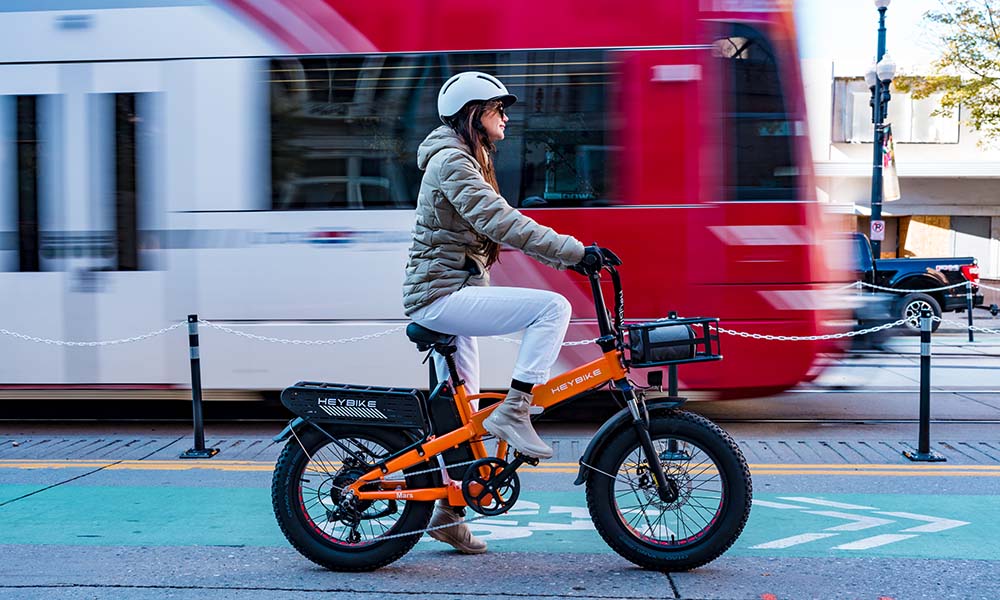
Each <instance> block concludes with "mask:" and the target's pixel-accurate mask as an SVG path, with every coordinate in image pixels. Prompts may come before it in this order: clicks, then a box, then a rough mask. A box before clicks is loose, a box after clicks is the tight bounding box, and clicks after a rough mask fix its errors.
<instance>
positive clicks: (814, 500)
mask: <svg viewBox="0 0 1000 600" xmlns="http://www.w3.org/2000/svg"><path fill="white" fill-rule="evenodd" d="M781 499H782V500H791V501H793V502H805V503H806V504H818V505H819V506H829V507H831V508H845V509H848V510H878V508H876V507H874V506H860V505H858V504H844V503H843V502H833V501H831V500H820V499H819V498H803V497H801V496H781Z"/></svg>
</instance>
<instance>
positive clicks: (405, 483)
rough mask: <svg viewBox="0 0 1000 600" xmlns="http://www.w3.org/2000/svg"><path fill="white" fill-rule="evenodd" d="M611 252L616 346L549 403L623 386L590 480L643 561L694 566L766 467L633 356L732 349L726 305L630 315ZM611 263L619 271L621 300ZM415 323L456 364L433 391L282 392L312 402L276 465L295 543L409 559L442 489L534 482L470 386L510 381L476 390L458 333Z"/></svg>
mask: <svg viewBox="0 0 1000 600" xmlns="http://www.w3.org/2000/svg"><path fill="white" fill-rule="evenodd" d="M602 252H603V255H596V259H595V262H594V264H592V265H591V266H590V267H589V268H588V269H587V276H588V277H589V280H590V287H591V290H592V292H593V296H594V304H595V306H596V309H597V322H598V325H599V328H600V334H601V337H600V338H598V339H597V340H596V344H597V345H598V346H599V347H600V349H601V351H602V356H601V357H600V358H598V359H597V360H594V361H592V362H590V363H587V364H585V365H583V366H580V367H578V368H576V369H573V370H571V371H569V372H567V373H563V374H561V375H558V376H556V377H554V378H553V379H551V380H550V381H548V382H547V383H543V384H539V385H536V386H535V388H534V404H535V405H536V406H538V407H541V408H542V409H543V410H545V409H549V408H551V407H553V406H556V405H559V404H561V403H563V402H566V401H568V400H570V399H572V398H574V397H576V396H579V395H581V394H583V393H584V392H588V391H591V390H595V389H596V388H599V387H601V386H605V385H608V386H609V387H610V391H611V395H612V397H614V398H615V399H616V400H617V401H618V402H619V404H620V405H622V408H621V410H620V411H618V412H617V413H616V414H615V415H614V416H612V417H611V418H610V419H609V420H608V421H607V422H605V423H604V425H603V426H602V427H601V428H600V429H599V430H598V431H597V433H596V434H595V435H594V438H593V439H592V440H591V442H590V444H589V446H588V447H587V449H586V451H585V452H584V453H583V456H582V457H581V458H580V471H579V475H578V476H577V478H576V484H577V485H580V484H584V483H585V484H586V496H587V506H588V508H589V510H590V515H591V518H592V519H593V522H594V525H595V527H596V529H597V531H598V532H599V533H600V535H601V537H603V538H604V540H605V541H606V542H607V543H608V545H610V546H611V547H612V548H613V549H614V550H615V551H616V552H618V553H619V554H620V555H622V556H623V557H625V558H626V559H628V560H630V561H632V562H633V563H635V564H637V565H639V566H642V567H645V568H649V569H656V570H661V571H679V570H687V569H692V568H695V567H698V566H701V565H704V564H706V563H708V562H710V561H712V560H714V559H716V558H717V557H719V556H720V555H721V554H722V553H723V552H725V551H726V550H727V549H728V548H729V547H730V546H731V545H732V544H733V543H734V542H735V541H736V539H737V538H738V537H739V535H740V533H741V532H742V531H743V527H744V525H745V524H746V521H747V518H748V517H749V514H750V503H751V491H752V490H751V487H752V486H751V481H750V471H749V469H748V467H747V464H746V460H745V459H744V458H743V454H742V453H741V452H740V449H739V447H738V446H737V445H736V443H735V442H734V441H733V440H732V438H731V437H729V435H728V434H727V433H726V432H724V431H723V430H722V429H721V428H719V427H718V426H717V425H715V424H714V423H712V422H711V421H709V420H707V419H705V418H703V417H701V416H698V415H695V414H693V413H690V412H687V411H683V410H681V409H680V406H681V405H682V404H683V402H684V399H683V398H679V397H676V396H664V395H662V394H661V397H660V398H653V395H654V394H653V393H651V392H653V391H658V390H656V389H655V387H639V386H637V385H635V384H633V382H631V381H630V380H629V370H630V368H634V367H635V368H638V367H642V368H645V367H654V366H662V365H677V364H683V363H691V362H699V361H710V360H719V359H721V358H722V355H721V353H720V351H719V338H718V331H717V327H716V326H717V320H716V319H711V318H687V319H683V318H676V317H674V318H667V319H663V320H660V321H653V322H647V323H638V324H626V323H624V312H623V293H622V285H621V279H620V277H619V274H618V271H617V268H616V267H618V266H619V265H620V264H621V261H620V260H619V259H618V258H617V257H616V256H615V255H614V254H613V253H611V252H610V251H608V250H606V249H602ZM588 256H591V257H595V255H593V254H592V255H588ZM602 271H607V272H608V273H609V274H610V276H611V280H612V283H613V285H614V292H615V309H614V313H613V315H609V314H608V310H607V308H606V305H605V302H604V295H603V292H602V290H601V273H602ZM406 333H407V336H408V337H409V338H410V340H412V341H413V342H415V343H416V345H417V348H418V349H419V350H421V351H433V352H439V353H441V354H442V355H444V357H445V358H446V361H447V364H448V369H449V373H450V380H449V381H443V382H441V383H439V384H437V385H436V387H434V389H433V390H432V391H431V392H430V394H429V396H427V397H426V398H425V396H424V393H423V392H422V391H419V390H414V389H401V388H385V387H370V386H358V385H345V384H335V383H319V382H300V383H297V384H296V385H294V386H292V387H289V388H287V389H285V390H284V391H283V392H282V395H281V400H282V403H283V404H284V405H285V406H286V407H288V408H289V409H290V410H291V411H292V412H293V413H294V414H296V415H298V417H297V418H296V419H294V420H293V421H291V422H290V423H289V425H288V427H286V428H285V430H284V431H283V432H282V433H281V434H279V435H278V436H277V437H276V438H275V439H276V440H278V441H280V440H285V439H287V440H288V443H287V445H286V446H285V448H284V450H283V452H282V454H281V457H280V458H279V460H278V463H277V465H276V467H275V470H274V478H273V483H272V488H271V498H272V502H273V505H274V513H275V516H276V517H277V520H278V524H279V525H280V527H281V530H282V532H283V533H284V534H285V537H286V538H288V541H289V542H291V544H292V546H294V547H295V548H296V549H297V550H298V551H299V552H301V553H302V554H303V555H304V556H305V557H306V558H308V559H310V560H312V561H313V562H315V563H317V564H319V565H322V566H324V567H327V568H329V569H333V570H338V571H365V570H371V569H377V568H379V567H382V566H384V565H387V564H389V563H391V562H393V561H395V560H397V559H398V558H400V557H401V556H403V555H404V554H406V553H407V552H408V551H409V550H410V549H411V548H413V546H414V545H415V544H416V543H417V541H418V539H419V538H420V536H421V535H422V534H423V533H424V532H425V531H427V530H428V527H427V526H428V522H429V520H430V515H431V511H432V509H433V501H434V500H438V499H447V501H448V502H449V503H450V504H452V505H454V506H467V507H468V508H469V509H471V510H472V511H475V512H477V513H479V514H480V515H487V516H492V515H499V514H502V513H504V512H506V511H507V510H509V509H510V508H511V507H512V506H513V505H514V503H515V502H516V501H517V498H518V495H519V492H520V480H519V478H518V473H517V471H518V467H520V466H521V465H523V464H525V463H529V464H537V460H535V459H531V458H529V457H526V456H523V455H521V454H519V453H517V452H510V451H509V449H508V447H507V444H506V443H505V442H503V441H500V440H497V443H496V447H495V451H494V453H492V454H490V452H489V451H488V450H487V448H486V443H485V442H486V441H489V440H490V439H493V438H492V437H491V436H490V435H489V434H488V433H487V432H486V430H485V429H484V428H483V419H485V418H486V416H487V415H488V414H489V413H490V411H491V410H492V409H493V406H488V407H485V408H481V409H479V410H475V411H474V410H473V408H472V407H473V405H472V404H470V402H471V401H473V400H481V401H482V400H501V399H502V398H503V397H504V395H503V394H493V393H484V394H475V395H469V394H467V393H466V389H465V384H464V382H463V381H462V380H461V378H460V377H459V376H458V373H457V372H456V368H455V358H454V353H455V346H454V345H453V340H454V338H453V337H452V336H448V335H444V334H440V333H437V332H434V331H430V330H428V329H425V328H423V327H421V326H419V325H417V324H415V323H411V324H410V325H409V326H408V327H407V331H406ZM626 336H627V339H626ZM647 396H649V397H648V398H647ZM491 445H492V444H491ZM476 518H482V517H476Z"/></svg>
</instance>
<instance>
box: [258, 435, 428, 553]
mask: <svg viewBox="0 0 1000 600" xmlns="http://www.w3.org/2000/svg"><path fill="white" fill-rule="evenodd" d="M327 432H328V433H329V434H330V435H329V436H327V435H326V434H324V433H323V432H321V431H318V430H316V429H314V428H305V429H303V430H301V431H300V432H299V433H298V434H297V436H298V439H296V437H295V436H293V437H292V438H291V439H290V440H288V444H287V445H286V446H285V449H284V451H282V453H281V457H280V458H279V459H278V464H277V466H276V467H275V469H274V478H273V480H272V483H271V502H272V504H273V506H274V515H275V517H276V518H277V520H278V525H279V526H280V527H281V531H282V533H284V534H285V537H286V538H287V539H288V541H289V542H290V543H291V544H292V546H294V547H295V549H296V550H298V551H299V552H300V553H302V555H303V556H305V557H306V558H308V559H309V560H311V561H313V562H315V563H316V564H318V565H321V566H323V567H326V568H328V569H331V570H334V571H370V570H373V569H377V568H379V567H382V566H385V565H387V564H389V563H391V562H393V561H395V560H398V559H399V558H400V557H402V556H403V555H404V554H406V553H407V552H408V551H409V550H410V549H411V548H413V546H414V545H415V544H416V543H417V541H418V540H419V539H420V536H421V533H414V534H413V535H402V536H401V537H396V536H398V535H399V534H405V533H407V532H411V531H419V530H421V529H424V528H425V527H427V523H428V521H429V520H430V516H431V510H432V508H433V503H432V502H414V501H405V500H378V501H362V502H354V503H345V502H344V496H343V494H342V490H343V488H344V487H345V486H347V485H350V484H351V483H353V482H354V481H357V479H358V478H359V477H360V476H361V475H363V474H364V473H366V472H368V471H369V470H371V469H372V468H373V465H374V464H376V463H377V462H378V461H379V460H381V459H384V458H385V457H387V456H389V455H390V454H392V453H394V452H397V451H399V450H401V449H402V448H405V447H406V445H407V443H408V440H407V439H406V437H405V436H404V435H403V434H401V433H398V432H394V431H389V430H380V429H371V430H365V431H360V430H356V429H353V428H345V427H337V426H327ZM331 438H335V439H336V440H337V441H338V442H340V444H342V445H343V447H341V446H340V445H338V444H337V443H335V442H334V441H333V439H331ZM299 440H301V444H300V443H299ZM348 450H350V452H348ZM425 468H426V467H425ZM417 470H419V469H417ZM386 481H387V482H389V483H390V485H389V486H386V485H385V484H383V486H382V487H383V488H384V489H392V487H393V486H392V485H391V483H393V482H397V483H398V485H399V486H400V487H407V488H416V487H432V486H433V485H434V482H433V481H432V478H431V477H430V474H428V473H424V474H422V475H408V476H405V477H404V476H403V475H402V474H398V473H395V474H392V475H389V476H387V477H386Z"/></svg>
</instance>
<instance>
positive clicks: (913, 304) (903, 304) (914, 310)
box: [899, 293, 941, 331]
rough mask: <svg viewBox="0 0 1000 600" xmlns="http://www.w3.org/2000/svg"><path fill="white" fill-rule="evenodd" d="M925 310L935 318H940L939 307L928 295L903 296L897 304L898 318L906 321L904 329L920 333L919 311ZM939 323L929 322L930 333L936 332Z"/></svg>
mask: <svg viewBox="0 0 1000 600" xmlns="http://www.w3.org/2000/svg"><path fill="white" fill-rule="evenodd" d="M924 308H927V309H929V310H930V311H931V314H932V315H933V316H935V317H939V318H940V317H941V305H940V304H938V301H937V300H935V299H934V297H933V296H931V295H930V294H922V293H913V294H907V295H906V296H903V299H902V300H900V302H899V318H900V319H906V320H907V321H906V328H907V329H908V330H910V331H920V311H921V310H922V309H924ZM940 326H941V321H931V331H937V330H938V327H940Z"/></svg>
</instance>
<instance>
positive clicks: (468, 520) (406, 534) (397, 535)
mask: <svg viewBox="0 0 1000 600" xmlns="http://www.w3.org/2000/svg"><path fill="white" fill-rule="evenodd" d="M292 435H293V436H294V437H295V441H296V442H298V444H299V448H301V449H302V452H303V453H304V454H305V455H306V456H307V457H308V458H309V462H313V457H312V456H311V455H310V454H309V452H308V451H307V450H306V447H305V445H304V444H303V443H302V440H300V439H299V436H298V434H296V432H295V429H292ZM489 439H493V437H492V436H486V437H484V438H482V440H480V441H486V440H489ZM477 460H479V459H478V458H477V459H473V460H467V461H464V462H460V463H453V464H448V463H445V464H444V466H443V467H442V466H440V465H438V466H436V467H431V468H430V469H424V470H423V471H414V472H413V473H404V475H423V474H424V473H433V472H435V471H440V470H441V469H442V468H444V469H445V470H447V469H449V468H451V467H464V466H465V465H471V464H472V463H474V462H476V461H477ZM385 481H388V480H387V479H385V478H384V477H381V478H379V479H374V480H372V481H371V482H370V483H380V482H385ZM330 487H332V488H336V489H338V490H343V489H344V488H343V487H337V486H330ZM463 510H464V509H463ZM494 516H495V515H494ZM489 517H490V515H478V516H475V517H469V518H465V519H461V520H458V521H455V522H454V523H447V524H445V525H436V526H434V527H424V528H423V529H415V530H413V531H407V532H403V533H394V534H392V535H384V536H378V537H377V538H376V539H377V540H378V541H382V540H394V539H397V538H401V537H409V536H412V535H418V534H419V535H423V534H425V533H427V532H428V531H437V530H438V529H447V528H449V527H455V526H456V525H464V524H466V523H472V522H473V521H478V520H480V519H486V518H489ZM373 541H374V540H373Z"/></svg>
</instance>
